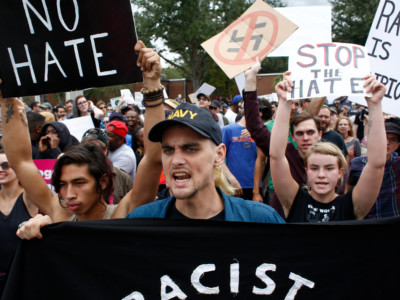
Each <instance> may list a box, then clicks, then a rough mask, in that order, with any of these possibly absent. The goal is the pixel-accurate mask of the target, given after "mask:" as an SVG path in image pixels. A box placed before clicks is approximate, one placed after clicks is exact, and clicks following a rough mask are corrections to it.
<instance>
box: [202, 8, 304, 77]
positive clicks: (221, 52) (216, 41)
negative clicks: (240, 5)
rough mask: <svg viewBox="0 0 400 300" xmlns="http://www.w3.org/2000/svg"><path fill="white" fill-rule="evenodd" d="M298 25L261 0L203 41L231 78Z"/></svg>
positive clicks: (276, 44) (209, 52)
mask: <svg viewBox="0 0 400 300" xmlns="http://www.w3.org/2000/svg"><path fill="white" fill-rule="evenodd" d="M296 29H297V26H296V25H295V24H294V23H292V22H290V21H289V20H288V19H286V18H285V17H283V16H282V15H281V14H279V13H278V12H277V11H276V10H274V9H273V8H272V7H271V6H269V5H268V4H267V3H265V2H264V1H262V0H257V1H256V2H255V3H254V4H253V5H252V6H251V7H250V8H249V9H248V10H247V11H246V12H245V13H244V14H243V15H242V16H241V17H240V18H239V19H237V20H236V21H234V22H233V23H232V24H231V25H229V26H228V27H227V28H226V29H225V30H224V31H223V32H221V33H219V34H218V35H216V36H214V37H212V38H211V39H209V40H207V41H206V42H204V43H202V46H203V48H204V49H205V50H206V51H207V52H208V54H210V56H211V57H212V58H213V59H214V60H215V62H216V63H217V64H218V65H219V66H220V67H221V69H222V70H223V71H224V72H225V73H226V74H227V75H228V77H229V78H233V77H234V76H236V75H238V74H240V73H242V72H243V71H245V70H247V69H248V68H250V67H251V66H252V65H253V64H254V62H255V61H256V59H257V57H258V58H259V59H260V61H261V60H262V59H264V58H265V57H266V56H267V55H268V54H269V53H270V52H272V51H273V50H274V49H276V48H277V47H278V46H279V45H280V44H281V43H282V42H283V41H284V40H286V39H287V38H288V37H289V36H290V35H291V34H292V33H293V32H294V31H295V30H296Z"/></svg>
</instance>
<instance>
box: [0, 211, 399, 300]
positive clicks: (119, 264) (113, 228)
mask: <svg viewBox="0 0 400 300" xmlns="http://www.w3.org/2000/svg"><path fill="white" fill-rule="evenodd" d="M399 227H400V219H399V218H394V219H388V220H385V221H378V222H376V221H362V222H342V223H340V224H338V223H336V224H323V225H319V224H318V225H312V224H304V225H303V224H302V225H296V224H290V225H288V224H254V223H236V222H215V221H200V220H193V221H177V220H158V219H152V220H150V219H136V220H135V219H121V220H109V221H89V222H78V223H73V222H64V223H58V224H53V225H50V226H48V227H46V228H44V229H43V235H44V237H43V239H42V240H32V241H23V242H22V243H21V246H20V247H19V249H18V251H17V255H16V258H15V260H14V263H13V266H12V269H11V271H10V273H9V277H8V279H7V285H6V288H5V291H4V293H3V298H2V299H124V300H127V299H131V300H138V299H296V300H297V299H307V300H309V299H318V300H321V299H324V300H326V299H335V300H336V299H398V298H399V295H398V288H397V286H398V279H397V276H393V274H395V270H397V268H398V266H399V261H400V258H399V255H398V249H399V242H398V239H397V238H396V236H397V233H398V232H399V229H400V228H399Z"/></svg>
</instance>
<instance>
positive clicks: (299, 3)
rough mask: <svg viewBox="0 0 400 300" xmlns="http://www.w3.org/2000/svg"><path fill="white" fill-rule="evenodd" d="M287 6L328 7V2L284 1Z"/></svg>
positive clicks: (323, 0) (313, 0)
mask: <svg viewBox="0 0 400 300" xmlns="http://www.w3.org/2000/svg"><path fill="white" fill-rule="evenodd" d="M282 2H286V3H287V5H288V6H322V5H324V6H325V5H330V4H329V2H328V0H286V1H285V0H284V1H282Z"/></svg>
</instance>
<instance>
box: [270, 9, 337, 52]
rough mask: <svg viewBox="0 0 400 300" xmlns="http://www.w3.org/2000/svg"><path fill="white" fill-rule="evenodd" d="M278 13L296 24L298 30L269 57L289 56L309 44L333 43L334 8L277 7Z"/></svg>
mask: <svg viewBox="0 0 400 300" xmlns="http://www.w3.org/2000/svg"><path fill="white" fill-rule="evenodd" d="M275 10H276V11H277V12H279V13H280V14H282V15H283V16H284V17H286V18H288V19H289V20H290V21H292V22H293V23H295V24H296V25H297V26H298V27H299V29H297V30H296V31H295V32H293V34H292V35H291V36H289V37H288V39H287V40H286V41H284V42H283V43H282V45H280V46H279V47H278V48H277V49H276V50H274V51H272V52H271V53H270V54H269V55H268V57H274V56H275V57H278V56H289V55H290V53H291V52H292V50H293V49H294V48H297V47H299V46H300V45H302V44H304V41H307V42H308V43H329V42H332V29H331V28H332V25H331V23H332V21H331V19H332V8H331V7H330V6H296V7H277V8H275Z"/></svg>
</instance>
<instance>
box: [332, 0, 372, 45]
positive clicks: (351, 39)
mask: <svg viewBox="0 0 400 300" xmlns="http://www.w3.org/2000/svg"><path fill="white" fill-rule="evenodd" d="M329 2H330V3H331V4H332V17H333V28H332V31H333V40H334V41H335V42H342V43H354V44H358V45H365V42H366V41H367V38H368V34H369V31H370V28H371V25H372V21H373V20H374V16H375V13H376V10H377V8H378V4H379V0H369V1H365V0H329Z"/></svg>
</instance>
